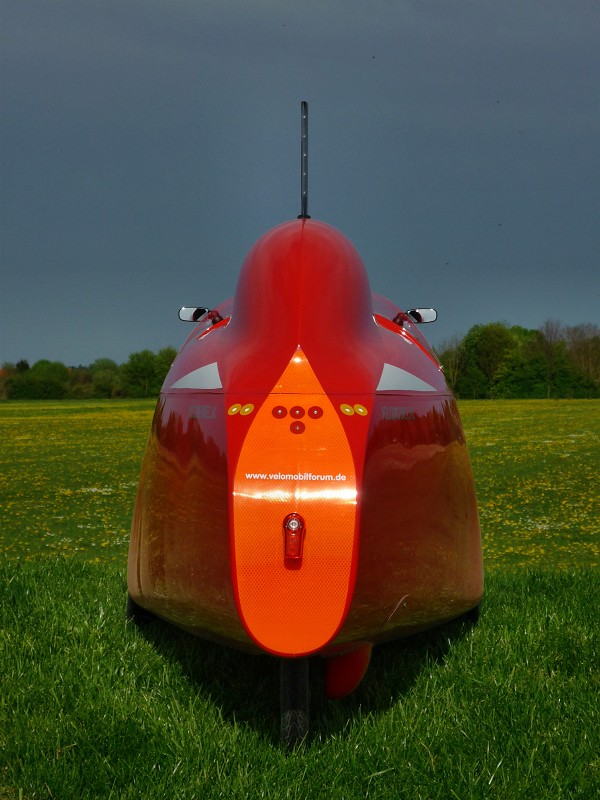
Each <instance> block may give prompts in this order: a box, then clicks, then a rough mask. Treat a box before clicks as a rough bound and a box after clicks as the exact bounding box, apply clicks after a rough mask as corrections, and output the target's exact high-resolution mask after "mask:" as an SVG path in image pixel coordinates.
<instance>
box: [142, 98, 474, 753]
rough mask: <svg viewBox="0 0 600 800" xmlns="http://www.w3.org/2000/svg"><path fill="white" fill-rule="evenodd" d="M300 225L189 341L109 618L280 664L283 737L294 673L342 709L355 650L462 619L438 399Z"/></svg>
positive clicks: (441, 381) (455, 470)
mask: <svg viewBox="0 0 600 800" xmlns="http://www.w3.org/2000/svg"><path fill="white" fill-rule="evenodd" d="M306 113H307V111H306V106H305V105H304V104H303V106H302V120H303V123H302V155H301V159H302V175H303V178H302V195H301V197H302V213H301V214H300V216H299V217H298V218H297V219H294V220H292V221H290V222H284V223H283V224H281V225H279V226H278V227H275V228H274V229H272V230H270V231H269V232H268V233H266V234H265V235H264V236H262V237H261V238H260V239H259V240H258V242H257V243H256V244H255V245H254V247H253V248H252V249H251V250H250V252H249V254H248V256H247V257H246V260H245V262H244V264H243V267H242V270H241V274H240V276H239V280H238V283H237V288H236V290H235V295H234V297H233V299H232V300H229V301H226V302H224V303H222V304H221V305H217V306H216V307H214V308H212V309H210V310H209V309H208V308H184V309H181V311H180V317H181V318H182V319H188V320H190V321H193V322H195V323H196V325H195V327H194V329H193V331H192V333H191V334H190V336H189V338H188V339H187V341H186V342H185V343H184V345H183V347H182V348H181V350H180V352H179V353H178V355H177V357H176V359H175V361H174V362H173V365H172V367H171V370H170V372H169V373H168V375H167V377H166V380H165V382H164V385H163V387H162V390H161V393H160V398H159V400H158V404H157V407H156V412H155V415H154V420H153V423H152V429H151V432H150V435H149V439H148V443H147V447H146V452H145V455H144V459H143V465H142V471H141V477H140V483H139V489H138V494H137V500H136V505H135V510H134V515H133V523H132V531H131V541H130V549H129V559H128V593H129V599H128V612H129V615H130V616H132V617H133V618H137V619H140V618H143V617H144V616H145V615H148V614H151V615H155V616H158V617H161V618H163V619H165V620H167V621H169V622H170V623H173V624H174V625H176V626H179V627H181V628H183V629H185V630H187V631H190V632H192V633H193V634H196V635H198V636H201V637H205V638H208V639H211V640H214V641H217V642H221V643H224V644H226V645H228V646H230V647H234V648H239V649H242V650H247V651H253V652H267V653H271V654H273V655H274V656H277V657H279V658H280V659H281V729H282V737H283V739H284V740H285V741H286V742H287V743H288V744H292V743H294V742H295V741H296V740H298V739H299V738H302V737H303V736H304V735H305V734H306V731H307V727H308V692H309V690H308V665H309V659H310V658H311V657H313V656H319V657H323V658H324V659H326V661H325V689H326V692H327V694H328V695H329V696H331V697H340V696H343V695H345V694H347V693H349V692H350V691H352V690H353V689H354V688H355V687H356V686H357V685H358V683H359V682H360V680H361V679H362V677H363V675H364V672H365V670H366V668H367V665H368V662H369V658H370V653H371V648H372V646H373V644H375V643H378V642H383V641H387V640H390V639H394V638H399V637H404V636H407V635H410V634H413V633H416V632H418V631H422V630H424V629H427V628H430V627H432V626H435V625H439V624H441V623H443V622H446V621H449V620H451V619H454V618H457V617H460V616H463V615H471V616H472V617H475V616H476V614H477V611H478V607H479V602H480V599H481V596H482V593H483V566H482V552H481V536H480V530H479V522H478V515H477V507H476V498H475V491H474V485H473V478H472V473H471V466H470V461H469V455H468V451H467V446H466V443H465V438H464V434H463V429H462V425H461V421H460V417H459V413H458V410H457V406H456V402H455V399H454V397H453V395H452V392H451V391H450V389H449V388H448V385H447V383H446V380H445V378H444V374H443V371H442V367H441V365H440V363H439V361H438V359H437V357H436V355H435V353H434V352H433V350H432V349H431V347H430V346H429V345H428V343H427V341H426V340H425V338H424V337H423V336H422V334H421V333H420V331H419V329H418V325H419V323H422V322H427V321H432V320H433V319H434V318H435V316H436V314H435V311H433V309H423V308H421V309H410V310H408V311H406V312H405V311H401V310H400V308H399V307H397V306H396V305H395V304H394V303H392V302H391V301H390V300H387V299H385V298H383V297H381V296H378V295H375V294H373V293H372V292H371V290H370V287H369V281H368V277H367V273H366V271H365V267H364V265H363V263H362V261H361V259H360V256H359V255H358V253H357V251H356V250H355V248H354V247H353V245H352V244H351V242H350V241H349V240H348V239H347V238H346V237H345V236H344V235H342V234H341V233H340V232H339V231H337V230H336V229H334V228H332V227H330V226H329V225H326V224H324V223H322V222H318V221H316V220H313V219H311V218H310V217H309V215H308V214H307V200H306V186H307V181H306V157H307V149H306V133H307V122H306Z"/></svg>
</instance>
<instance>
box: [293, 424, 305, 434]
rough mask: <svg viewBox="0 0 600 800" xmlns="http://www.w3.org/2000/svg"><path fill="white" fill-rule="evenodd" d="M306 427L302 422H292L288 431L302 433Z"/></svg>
mask: <svg viewBox="0 0 600 800" xmlns="http://www.w3.org/2000/svg"><path fill="white" fill-rule="evenodd" d="M305 428H306V425H305V424H304V423H303V422H292V424H291V425H290V430H291V432H292V433H304V429H305Z"/></svg>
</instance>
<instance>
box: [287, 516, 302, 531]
mask: <svg viewBox="0 0 600 800" xmlns="http://www.w3.org/2000/svg"><path fill="white" fill-rule="evenodd" d="M285 527H286V528H287V529H288V530H290V531H297V530H298V528H301V527H302V525H301V523H300V520H299V519H298V517H291V518H290V519H288V521H287V522H286V524H285Z"/></svg>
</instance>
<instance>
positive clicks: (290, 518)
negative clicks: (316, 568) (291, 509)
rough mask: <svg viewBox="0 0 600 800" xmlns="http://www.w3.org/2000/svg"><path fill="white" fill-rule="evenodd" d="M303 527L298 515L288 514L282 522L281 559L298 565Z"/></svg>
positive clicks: (300, 558) (300, 556)
mask: <svg viewBox="0 0 600 800" xmlns="http://www.w3.org/2000/svg"><path fill="white" fill-rule="evenodd" d="M304 534H305V525H304V520H303V519H302V517H301V516H300V514H295V513H294V514H288V515H287V517H286V518H285V519H284V520H283V557H284V558H285V560H286V561H291V562H293V563H294V564H296V565H299V564H300V562H301V561H302V548H303V545H304Z"/></svg>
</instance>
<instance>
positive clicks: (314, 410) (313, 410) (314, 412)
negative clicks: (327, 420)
mask: <svg viewBox="0 0 600 800" xmlns="http://www.w3.org/2000/svg"><path fill="white" fill-rule="evenodd" d="M308 416H309V417H312V418H313V419H319V417H322V416H323V409H322V408H321V406H311V407H310V408H309V409H308Z"/></svg>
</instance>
